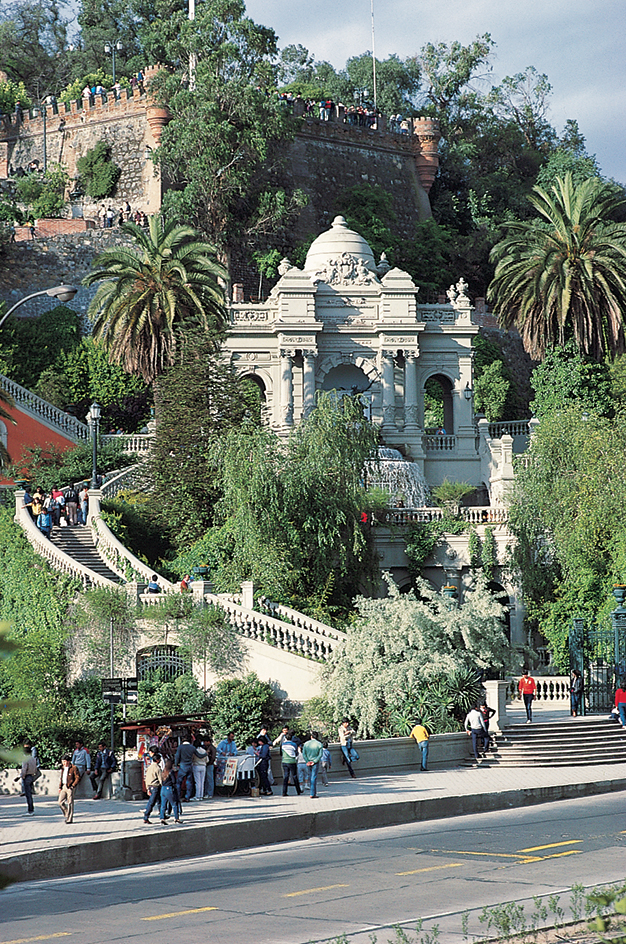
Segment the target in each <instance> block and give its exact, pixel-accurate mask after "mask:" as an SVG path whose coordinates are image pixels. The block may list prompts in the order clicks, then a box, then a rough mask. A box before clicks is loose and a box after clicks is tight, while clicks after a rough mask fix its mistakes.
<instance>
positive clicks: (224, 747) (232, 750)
mask: <svg viewBox="0 0 626 944" xmlns="http://www.w3.org/2000/svg"><path fill="white" fill-rule="evenodd" d="M217 753H218V754H223V755H224V756H225V757H236V756H237V745H236V744H235V732H234V731H229V732H228V734H227V735H226V737H225V738H222V740H221V741H220V743H219V744H218V745H217Z"/></svg>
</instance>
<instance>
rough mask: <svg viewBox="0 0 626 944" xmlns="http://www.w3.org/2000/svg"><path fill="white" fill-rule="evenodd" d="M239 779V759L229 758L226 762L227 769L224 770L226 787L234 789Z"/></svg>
mask: <svg viewBox="0 0 626 944" xmlns="http://www.w3.org/2000/svg"><path fill="white" fill-rule="evenodd" d="M236 779H237V758H236V757H229V758H228V760H227V761H226V767H225V770H224V780H223V783H224V786H225V787H232V785H233V784H234V782H235V780H236Z"/></svg>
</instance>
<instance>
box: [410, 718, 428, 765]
mask: <svg viewBox="0 0 626 944" xmlns="http://www.w3.org/2000/svg"><path fill="white" fill-rule="evenodd" d="M411 737H412V738H414V739H415V741H417V746H418V747H419V749H420V751H421V752H422V770H427V769H428V738H429V734H428V731H427V730H426V728H425V727H424V725H423V724H422V722H421V719H420V718H418V719H417V721H416V722H415V727H414V728H413V730H412V731H411Z"/></svg>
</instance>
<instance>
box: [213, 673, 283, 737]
mask: <svg viewBox="0 0 626 944" xmlns="http://www.w3.org/2000/svg"><path fill="white" fill-rule="evenodd" d="M209 706H210V707H209V711H210V720H211V722H212V724H213V730H214V731H215V733H216V735H217V737H218V738H221V737H226V735H227V734H228V732H229V731H234V732H235V742H236V743H237V746H238V747H240V746H241V747H242V746H243V745H244V744H245V743H246V742H247V741H248V740H250V738H253V737H256V735H257V734H258V733H259V728H260V727H261V726H262V725H263V724H267V725H271V723H272V722H273V720H274V719H275V718H276V717H277V716H278V706H279V702H278V699H277V697H276V695H275V693H274V689H273V688H272V686H271V685H270V684H269V682H262V681H261V680H260V678H259V677H258V676H257V675H255V673H254V672H250V673H249V674H248V675H246V676H245V677H244V678H238V679H226V680H225V681H223V682H217V683H216V684H215V685H214V686H213V688H212V689H211V693H210V701H209Z"/></svg>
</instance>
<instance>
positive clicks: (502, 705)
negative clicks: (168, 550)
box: [483, 680, 509, 733]
mask: <svg viewBox="0 0 626 944" xmlns="http://www.w3.org/2000/svg"><path fill="white" fill-rule="evenodd" d="M483 685H484V687H485V691H486V692H487V704H488V705H489V707H490V708H493V709H494V711H495V715H494V716H493V717H492V719H491V721H490V722H489V724H490V729H491V730H492V731H496V732H497V733H499V732H501V731H502V729H503V728H506V726H507V724H508V718H507V713H506V694H507V689H508V687H509V683H508V682H503V681H499V680H489V681H487V682H483Z"/></svg>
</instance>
